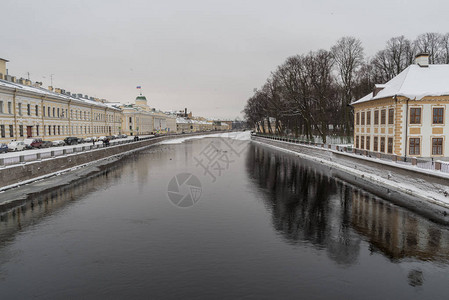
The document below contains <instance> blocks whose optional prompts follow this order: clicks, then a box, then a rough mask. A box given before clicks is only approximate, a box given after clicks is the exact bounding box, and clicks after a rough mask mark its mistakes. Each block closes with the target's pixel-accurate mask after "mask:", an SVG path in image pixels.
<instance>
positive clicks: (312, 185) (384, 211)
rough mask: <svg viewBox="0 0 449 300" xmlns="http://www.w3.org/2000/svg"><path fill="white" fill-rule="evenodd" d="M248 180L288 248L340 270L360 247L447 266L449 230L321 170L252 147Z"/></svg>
mask: <svg viewBox="0 0 449 300" xmlns="http://www.w3.org/2000/svg"><path fill="white" fill-rule="evenodd" d="M246 164H247V171H248V174H249V176H250V177H251V178H252V179H253V180H254V181H255V182H256V183H257V184H258V185H259V187H261V188H262V189H263V190H265V191H266V197H265V198H264V199H265V205H266V207H267V209H269V210H270V211H271V213H272V219H273V220H272V221H273V226H274V228H275V229H276V230H277V231H279V232H280V233H281V234H282V236H283V237H285V239H286V240H287V242H289V243H309V244H311V245H313V246H315V247H317V248H321V249H325V250H326V251H327V253H328V255H329V257H330V258H331V259H332V260H334V261H335V262H337V263H339V264H342V265H351V264H354V263H356V262H357V259H358V257H359V252H360V243H361V241H362V240H366V241H367V242H369V244H370V246H369V247H370V251H378V252H381V253H382V254H383V255H385V256H386V257H388V258H390V259H391V260H393V261H395V260H400V259H404V258H410V257H413V258H416V259H419V260H426V261H427V260H437V261H445V262H446V261H448V258H449V231H448V229H447V227H444V226H440V225H438V224H434V223H432V222H430V221H428V220H427V219H425V218H423V217H421V216H419V215H416V214H413V213H411V212H409V211H407V210H405V209H403V208H400V207H397V206H395V205H393V204H391V203H389V202H387V201H385V200H383V199H380V198H378V197H376V196H374V195H372V194H369V193H366V192H364V191H362V190H359V189H357V188H354V187H352V186H350V185H347V184H345V183H344V182H342V181H341V180H338V179H335V178H332V177H329V176H327V175H326V171H325V169H324V168H323V170H322V171H319V170H317V169H316V168H315V167H316V166H312V165H311V164H310V163H309V162H307V161H303V160H301V159H299V158H296V157H293V156H290V155H285V154H283V153H280V152H277V151H274V150H270V149H267V148H263V147H259V146H255V145H251V147H250V149H249V154H248V158H247V162H246Z"/></svg>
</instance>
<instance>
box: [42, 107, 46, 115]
mask: <svg viewBox="0 0 449 300" xmlns="http://www.w3.org/2000/svg"><path fill="white" fill-rule="evenodd" d="M42 114H43V115H44V117H45V106H43V107H42Z"/></svg>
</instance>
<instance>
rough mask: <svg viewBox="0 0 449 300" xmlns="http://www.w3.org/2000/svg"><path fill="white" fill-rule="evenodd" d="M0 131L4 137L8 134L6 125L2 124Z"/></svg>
mask: <svg viewBox="0 0 449 300" xmlns="http://www.w3.org/2000/svg"><path fill="white" fill-rule="evenodd" d="M0 133H1V137H2V138H4V137H5V136H6V132H5V125H0Z"/></svg>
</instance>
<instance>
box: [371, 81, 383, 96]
mask: <svg viewBox="0 0 449 300" xmlns="http://www.w3.org/2000/svg"><path fill="white" fill-rule="evenodd" d="M384 88H385V84H375V85H374V90H373V97H376V95H377V94H379V92H380V91H381V90H383V89H384Z"/></svg>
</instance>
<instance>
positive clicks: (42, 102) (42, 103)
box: [41, 96, 45, 139]
mask: <svg viewBox="0 0 449 300" xmlns="http://www.w3.org/2000/svg"><path fill="white" fill-rule="evenodd" d="M44 98H45V96H42V97H41V119H42V128H41V132H43V134H42V138H43V139H45V120H44Z"/></svg>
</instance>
